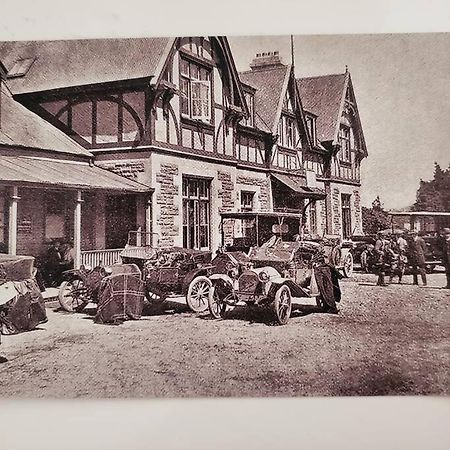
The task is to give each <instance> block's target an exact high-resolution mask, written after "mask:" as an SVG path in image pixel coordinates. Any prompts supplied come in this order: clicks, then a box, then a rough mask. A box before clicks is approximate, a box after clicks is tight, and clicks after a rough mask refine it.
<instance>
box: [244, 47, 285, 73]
mask: <svg viewBox="0 0 450 450" xmlns="http://www.w3.org/2000/svg"><path fill="white" fill-rule="evenodd" d="M283 65H284V64H283V62H282V61H281V58H280V55H279V54H278V51H275V52H264V53H257V54H256V56H255V57H254V58H253V61H252V62H251V63H250V68H251V69H252V70H258V69H269V68H271V67H280V66H283Z"/></svg>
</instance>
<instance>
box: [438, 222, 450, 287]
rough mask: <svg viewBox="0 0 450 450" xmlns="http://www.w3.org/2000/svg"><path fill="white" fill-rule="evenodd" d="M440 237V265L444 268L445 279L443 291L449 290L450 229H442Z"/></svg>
mask: <svg viewBox="0 0 450 450" xmlns="http://www.w3.org/2000/svg"><path fill="white" fill-rule="evenodd" d="M441 236H442V238H441V241H440V244H441V251H442V264H443V265H444V267H445V276H446V277H447V285H446V286H445V289H450V228H443V229H442V231H441Z"/></svg>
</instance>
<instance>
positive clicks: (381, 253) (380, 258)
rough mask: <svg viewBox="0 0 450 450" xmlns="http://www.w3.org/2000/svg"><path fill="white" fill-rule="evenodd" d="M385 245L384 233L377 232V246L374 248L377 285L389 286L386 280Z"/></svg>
mask: <svg viewBox="0 0 450 450" xmlns="http://www.w3.org/2000/svg"><path fill="white" fill-rule="evenodd" d="M385 245H386V242H385V241H384V239H383V234H382V233H380V232H379V233H378V234H377V240H376V242H375V248H374V250H373V253H374V258H375V264H374V265H375V267H376V269H377V271H378V281H377V286H387V284H386V281H385V280H384V276H385V264H386V261H385Z"/></svg>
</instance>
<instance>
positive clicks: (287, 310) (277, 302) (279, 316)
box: [273, 285, 292, 325]
mask: <svg viewBox="0 0 450 450" xmlns="http://www.w3.org/2000/svg"><path fill="white" fill-rule="evenodd" d="M291 310H292V296H291V290H290V289H289V287H288V286H286V285H283V286H281V287H280V288H279V289H278V291H277V292H276V294H275V299H274V301H273V312H274V313H275V319H276V321H277V322H278V323H279V324H280V325H286V324H287V323H288V321H289V317H291Z"/></svg>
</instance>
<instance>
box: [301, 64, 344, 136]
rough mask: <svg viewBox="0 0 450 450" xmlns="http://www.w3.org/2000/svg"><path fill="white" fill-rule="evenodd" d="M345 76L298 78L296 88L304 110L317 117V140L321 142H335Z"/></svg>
mask: <svg viewBox="0 0 450 450" xmlns="http://www.w3.org/2000/svg"><path fill="white" fill-rule="evenodd" d="M346 79H347V75H346V74H345V73H344V74H337V75H324V76H318V77H308V78H299V79H298V80H297V86H298V89H299V91H300V97H301V99H302V102H303V107H304V108H305V110H307V111H310V112H312V113H313V114H315V115H317V121H316V127H317V138H318V140H319V141H321V142H326V141H333V142H334V141H335V137H336V130H337V125H338V123H339V119H340V112H341V109H342V104H343V99H344V98H345V87H346Z"/></svg>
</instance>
